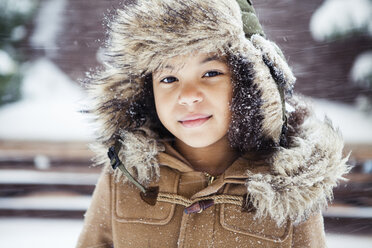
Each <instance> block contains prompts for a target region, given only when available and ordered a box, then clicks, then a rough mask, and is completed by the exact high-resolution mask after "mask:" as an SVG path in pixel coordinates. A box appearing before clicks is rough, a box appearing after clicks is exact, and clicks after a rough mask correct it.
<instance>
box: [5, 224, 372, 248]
mask: <svg viewBox="0 0 372 248" xmlns="http://www.w3.org/2000/svg"><path fill="white" fill-rule="evenodd" d="M82 225H83V221H82V220H57V219H22V218H20V219H18V218H15V219H8V218H3V219H0V246H1V247H6V248H26V247H27V248H28V247H38V248H50V247H53V248H70V247H71V248H72V247H75V244H76V241H77V238H78V236H79V233H80V230H81V228H82ZM327 243H328V247H329V248H343V247H358V248H370V247H371V244H372V236H371V237H366V236H355V235H353V236H351V235H335V234H327ZM30 244H32V246H30Z"/></svg>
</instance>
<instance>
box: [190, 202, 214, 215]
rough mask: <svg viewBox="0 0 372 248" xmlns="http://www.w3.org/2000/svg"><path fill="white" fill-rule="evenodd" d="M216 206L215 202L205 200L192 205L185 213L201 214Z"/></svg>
mask: <svg viewBox="0 0 372 248" xmlns="http://www.w3.org/2000/svg"><path fill="white" fill-rule="evenodd" d="M213 204H214V201H213V200H203V201H198V202H195V203H194V204H192V205H191V206H189V207H187V208H185V210H184V211H185V213H186V214H192V213H201V212H203V210H205V209H207V208H209V207H210V206H212V205H213Z"/></svg>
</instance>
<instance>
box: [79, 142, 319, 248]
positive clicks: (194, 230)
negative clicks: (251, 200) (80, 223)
mask: <svg viewBox="0 0 372 248" xmlns="http://www.w3.org/2000/svg"><path fill="white" fill-rule="evenodd" d="M158 159H159V164H160V180H159V181H158V182H157V183H152V185H158V186H159V189H160V190H159V191H160V192H167V193H176V194H178V195H182V196H185V197H187V198H190V199H195V198H198V197H203V196H208V195H211V194H228V195H244V194H245V193H246V191H247V187H246V186H245V183H246V180H247V179H248V176H247V173H246V171H247V169H248V170H249V171H251V172H252V173H254V174H263V175H264V174H266V173H269V166H267V165H265V164H262V163H261V164H260V162H254V163H253V162H251V161H250V160H248V159H247V158H243V157H241V158H239V159H238V160H236V161H235V162H234V163H233V164H232V165H231V166H230V167H229V168H228V169H227V170H226V171H225V173H224V174H223V175H221V176H220V177H219V178H217V179H216V180H215V181H214V182H213V183H212V184H210V185H208V178H207V177H206V175H205V174H204V173H202V172H197V171H194V170H193V169H192V168H191V167H190V166H189V165H188V164H187V162H186V161H185V160H184V159H183V158H182V157H181V156H180V155H179V154H178V153H177V152H176V151H175V150H173V149H172V148H171V147H170V146H167V149H166V152H164V153H159V155H158ZM139 192H140V191H139V190H138V189H137V188H136V187H135V186H133V185H132V184H129V183H122V182H115V180H114V177H113V174H112V173H107V170H106V171H104V172H103V173H102V176H101V178H100V180H99V182H98V184H97V187H96V190H95V192H94V195H93V200H92V204H91V206H90V208H89V210H88V212H87V214H86V216H85V225H84V229H83V231H82V233H81V235H80V238H79V243H78V246H77V247H79V248H89V247H91V248H93V247H95V248H98V247H112V246H114V247H115V248H122V247H123V248H124V247H136V248H137V247H301V248H303V247H316V248H319V247H325V235H324V228H323V218H322V216H321V214H319V213H315V214H314V213H313V214H312V215H311V216H310V217H309V218H308V219H307V220H306V221H303V222H301V223H299V224H296V225H295V224H293V223H292V221H290V220H289V219H288V220H286V221H284V223H283V224H281V226H279V227H278V226H277V221H276V220H274V219H273V218H271V217H269V216H267V217H264V218H255V212H254V211H253V212H244V211H243V212H242V208H241V207H239V206H235V205H232V204H215V205H213V206H211V207H209V208H207V209H205V210H204V211H203V212H201V213H191V214H186V213H184V209H185V207H184V206H182V205H179V204H171V203H165V202H157V203H156V205H155V206H151V205H149V204H147V203H145V202H144V201H143V200H142V199H141V197H140V195H139Z"/></svg>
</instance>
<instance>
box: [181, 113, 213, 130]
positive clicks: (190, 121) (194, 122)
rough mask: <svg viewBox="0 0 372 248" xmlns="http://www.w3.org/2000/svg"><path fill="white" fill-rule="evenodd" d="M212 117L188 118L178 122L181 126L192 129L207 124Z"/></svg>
mask: <svg viewBox="0 0 372 248" xmlns="http://www.w3.org/2000/svg"><path fill="white" fill-rule="evenodd" d="M211 117H212V116H211V115H209V116H194V117H188V118H185V119H184V120H181V121H179V122H180V123H181V124H182V126H184V127H186V128H193V127H199V126H201V125H202V124H204V123H205V122H207V121H208V120H209V119H210V118H211Z"/></svg>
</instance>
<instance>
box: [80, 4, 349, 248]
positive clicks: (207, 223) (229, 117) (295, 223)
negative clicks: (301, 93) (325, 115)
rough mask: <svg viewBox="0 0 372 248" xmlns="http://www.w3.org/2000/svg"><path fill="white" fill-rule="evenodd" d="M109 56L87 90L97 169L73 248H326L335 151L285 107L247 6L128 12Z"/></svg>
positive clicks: (268, 45) (115, 29)
mask: <svg viewBox="0 0 372 248" xmlns="http://www.w3.org/2000/svg"><path fill="white" fill-rule="evenodd" d="M107 49H108V55H109V56H108V58H109V59H108V60H107V61H106V64H105V67H104V69H103V70H102V71H100V72H98V73H97V74H96V75H95V76H94V77H92V79H91V84H90V85H91V86H90V90H91V93H92V95H93V97H94V99H95V101H96V105H95V107H94V109H93V111H94V113H95V114H96V116H97V121H98V122H100V124H101V129H100V131H99V133H100V137H99V139H98V142H97V145H96V146H95V150H96V152H97V164H103V165H105V169H104V171H103V173H102V176H101V178H100V180H99V182H98V184H97V186H96V189H95V192H94V194H93V200H92V203H91V206H90V208H89V210H88V211H87V213H86V216H85V225H84V229H83V231H82V233H81V235H80V238H79V242H78V246H77V247H84V248H86V247H115V248H120V247H325V237H324V228H323V219H322V216H321V213H320V211H321V209H322V208H323V207H325V206H326V204H327V200H329V199H331V198H332V188H333V187H334V186H336V185H337V181H338V180H339V179H342V175H343V174H345V173H347V171H348V170H349V167H348V165H346V161H347V158H344V159H343V158H342V149H343V142H342V138H341V135H340V134H339V133H338V132H337V131H335V129H334V128H333V127H332V125H331V124H330V122H329V121H328V120H325V121H324V122H321V121H319V120H317V119H315V117H314V116H313V113H312V112H311V111H310V109H309V108H308V106H306V105H305V104H303V103H301V99H299V98H298V97H297V96H291V92H292V88H293V84H294V82H295V77H294V76H293V74H292V72H291V70H290V69H289V67H288V65H287V63H286V62H285V60H284V58H283V55H282V54H281V51H280V49H279V48H278V47H277V46H276V45H275V44H274V43H273V42H270V41H268V40H267V39H265V38H264V34H263V32H262V29H261V26H260V25H259V23H258V20H257V18H256V16H255V14H254V10H253V7H252V6H251V3H250V1H245V0H241V1H237V2H236V1H235V0H188V1H177V0H151V1H149V0H138V1H137V2H136V3H132V4H130V5H128V6H126V7H125V8H123V9H122V10H118V11H117V15H116V17H115V19H114V20H113V21H112V23H111V24H110V38H109V40H108V46H107ZM107 151H108V152H107ZM107 154H108V156H107Z"/></svg>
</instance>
